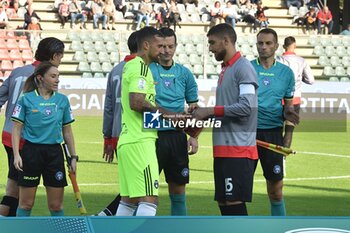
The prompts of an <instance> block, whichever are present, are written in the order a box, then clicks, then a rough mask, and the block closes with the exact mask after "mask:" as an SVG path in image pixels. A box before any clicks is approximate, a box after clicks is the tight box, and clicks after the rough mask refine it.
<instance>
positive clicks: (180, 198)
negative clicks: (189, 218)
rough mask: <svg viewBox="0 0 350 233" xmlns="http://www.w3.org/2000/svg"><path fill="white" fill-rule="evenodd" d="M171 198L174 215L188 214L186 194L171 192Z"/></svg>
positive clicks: (172, 213)
mask: <svg viewBox="0 0 350 233" xmlns="http://www.w3.org/2000/svg"><path fill="white" fill-rule="evenodd" d="M170 200H171V215H172V216H186V215H187V207H186V194H185V193H183V194H170Z"/></svg>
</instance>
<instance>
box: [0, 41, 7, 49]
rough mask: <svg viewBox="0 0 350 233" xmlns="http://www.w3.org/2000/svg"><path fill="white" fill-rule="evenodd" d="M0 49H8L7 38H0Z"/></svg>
mask: <svg viewBox="0 0 350 233" xmlns="http://www.w3.org/2000/svg"><path fill="white" fill-rule="evenodd" d="M0 49H7V44H6V41H5V39H0Z"/></svg>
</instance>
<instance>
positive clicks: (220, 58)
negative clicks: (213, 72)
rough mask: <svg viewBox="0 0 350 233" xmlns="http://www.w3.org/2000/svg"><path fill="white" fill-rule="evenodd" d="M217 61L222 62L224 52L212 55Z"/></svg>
mask: <svg viewBox="0 0 350 233" xmlns="http://www.w3.org/2000/svg"><path fill="white" fill-rule="evenodd" d="M214 55H215V59H216V60H217V61H223V60H224V58H225V56H226V50H221V51H220V52H217V53H215V54H214Z"/></svg>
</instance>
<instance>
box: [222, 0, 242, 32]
mask: <svg viewBox="0 0 350 233" xmlns="http://www.w3.org/2000/svg"><path fill="white" fill-rule="evenodd" d="M222 14H223V17H224V19H225V22H226V23H228V24H231V25H232V27H233V28H234V27H235V26H236V22H237V21H238V20H239V18H240V16H239V15H238V13H237V11H236V8H235V6H233V5H232V2H231V1H227V2H226V7H225V8H224V9H223V10H222Z"/></svg>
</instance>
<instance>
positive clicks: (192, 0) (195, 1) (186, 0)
mask: <svg viewBox="0 0 350 233" xmlns="http://www.w3.org/2000/svg"><path fill="white" fill-rule="evenodd" d="M182 3H183V4H190V3H192V4H194V5H195V6H196V7H198V0H182Z"/></svg>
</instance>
